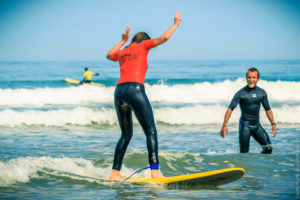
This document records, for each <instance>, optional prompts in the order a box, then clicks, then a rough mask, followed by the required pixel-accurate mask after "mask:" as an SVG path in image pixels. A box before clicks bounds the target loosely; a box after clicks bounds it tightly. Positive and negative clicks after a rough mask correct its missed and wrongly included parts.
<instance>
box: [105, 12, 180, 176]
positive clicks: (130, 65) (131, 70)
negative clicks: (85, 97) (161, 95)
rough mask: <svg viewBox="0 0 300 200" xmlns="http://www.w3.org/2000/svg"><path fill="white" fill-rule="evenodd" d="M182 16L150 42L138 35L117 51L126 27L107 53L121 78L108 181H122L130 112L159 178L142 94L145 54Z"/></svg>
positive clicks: (147, 108) (151, 122) (155, 147)
mask: <svg viewBox="0 0 300 200" xmlns="http://www.w3.org/2000/svg"><path fill="white" fill-rule="evenodd" d="M180 15H181V13H179V14H177V13H176V14H175V17H174V24H173V25H172V26H171V28H169V29H168V30H167V31H166V32H165V33H164V34H162V35H161V36H160V37H157V38H154V39H151V38H150V37H149V35H148V34H147V33H145V32H139V33H137V34H135V36H134V37H133V38H132V40H131V43H130V44H129V46H126V47H125V48H124V49H122V50H120V49H121V47H122V46H123V45H124V44H125V43H126V42H127V40H128V39H129V35H130V34H129V30H130V28H129V26H127V28H126V30H125V32H124V33H123V34H122V40H121V41H120V42H119V43H118V44H117V45H116V46H114V47H113V48H112V49H111V50H110V51H109V52H108V54H107V59H109V60H112V61H119V64H120V79H119V81H118V83H117V87H116V89H115V94H114V103H115V109H116V112H117V116H118V121H119V125H120V128H121V137H120V139H119V141H118V143H117V146H116V149H115V154H114V162H113V167H112V172H111V174H110V177H109V179H111V180H123V179H124V177H122V176H121V175H120V170H121V166H122V161H123V157H124V154H125V152H126V149H127V146H128V144H129V142H130V140H131V137H132V133H133V127H132V111H133V112H134V114H135V116H136V118H137V119H138V121H139V123H140V125H141V126H142V128H143V131H144V133H145V135H146V139H147V149H148V158H149V163H150V168H151V176H152V178H161V177H163V175H162V174H161V173H160V172H159V170H158V169H159V166H158V163H159V162H158V141H157V131H156V127H155V122H154V116H153V112H152V108H151V104H150V102H149V100H148V97H147V95H146V93H145V88H144V79H145V76H146V72H147V68H148V63H147V56H148V51H149V50H150V49H152V48H154V47H157V46H158V45H160V44H163V43H164V42H166V41H167V40H168V39H169V38H170V37H171V36H172V34H173V33H174V31H175V30H176V28H177V27H178V26H179V24H180V22H181V17H180Z"/></svg>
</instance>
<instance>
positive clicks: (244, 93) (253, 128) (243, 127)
mask: <svg viewBox="0 0 300 200" xmlns="http://www.w3.org/2000/svg"><path fill="white" fill-rule="evenodd" d="M246 79H247V85H246V86H245V87H244V88H242V89H240V90H239V91H238V92H237V93H236V94H235V95H234V97H233V99H232V100H231V103H230V105H229V107H228V109H227V111H226V113H225V117H224V122H223V126H222V129H221V131H220V135H221V137H222V138H224V137H225V132H227V134H228V128H227V122H228V120H229V118H230V116H231V113H232V111H233V109H234V108H235V107H236V106H237V104H240V108H241V112H242V115H241V118H240V122H239V140H240V152H241V153H247V152H248V151H249V143H250V136H252V137H253V138H254V139H255V140H256V141H257V142H258V143H259V144H260V145H261V146H262V148H263V150H262V152H261V153H263V154H271V153H272V149H273V148H272V144H271V142H270V139H269V136H268V134H267V133H266V131H265V130H264V129H263V127H262V126H261V125H260V123H259V109H260V104H261V103H262V105H263V107H264V109H265V111H266V115H267V117H268V119H269V121H270V122H271V126H272V132H273V137H275V136H276V134H277V129H276V124H275V122H274V116H273V112H272V110H271V108H270V105H269V102H268V97H267V93H266V92H265V91H264V90H263V89H261V88H259V87H257V86H256V84H257V82H258V80H259V72H258V70H257V69H256V68H250V69H249V70H248V71H247V73H246Z"/></svg>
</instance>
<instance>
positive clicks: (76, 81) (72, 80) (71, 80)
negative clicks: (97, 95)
mask: <svg viewBox="0 0 300 200" xmlns="http://www.w3.org/2000/svg"><path fill="white" fill-rule="evenodd" d="M65 81H66V82H67V83H74V84H80V81H78V80H74V79H70V78H66V79H65ZM84 84H89V85H96V86H103V84H101V83H94V82H91V83H84Z"/></svg>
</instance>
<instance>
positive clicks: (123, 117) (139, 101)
mask: <svg viewBox="0 0 300 200" xmlns="http://www.w3.org/2000/svg"><path fill="white" fill-rule="evenodd" d="M115 108H116V111H117V116H118V120H119V125H120V128H121V132H122V134H121V137H120V139H119V141H118V143H117V146H116V150H115V156H114V163H113V169H116V170H120V169H121V166H122V160H123V157H124V154H125V152H126V149H127V146H128V144H129V142H130V139H131V137H132V132H133V126H132V111H133V112H134V114H135V116H136V118H137V119H138V121H139V122H140V124H141V126H142V128H143V130H144V133H145V135H146V137H147V149H148V158H149V163H150V167H151V169H158V142H157V131H156V127H155V123H154V117H153V112H152V108H151V105H150V102H149V100H148V98H147V95H146V93H145V88H144V86H143V85H141V84H139V83H135V82H128V83H122V84H119V85H117V87H116V89H115Z"/></svg>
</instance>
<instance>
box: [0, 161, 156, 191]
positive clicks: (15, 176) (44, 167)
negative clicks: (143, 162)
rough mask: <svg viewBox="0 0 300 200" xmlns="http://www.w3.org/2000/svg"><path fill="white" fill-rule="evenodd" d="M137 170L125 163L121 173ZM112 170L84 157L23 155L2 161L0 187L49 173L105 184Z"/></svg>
mask: <svg viewBox="0 0 300 200" xmlns="http://www.w3.org/2000/svg"><path fill="white" fill-rule="evenodd" d="M136 170H137V169H131V168H128V167H126V166H125V165H123V166H122V171H121V172H120V174H121V175H122V176H125V177H128V176H130V175H131V174H133V173H134V172H135V171H136ZM110 172H111V165H110V166H109V167H104V168H102V167H98V166H95V165H93V163H92V161H90V160H86V159H83V158H68V157H64V158H52V157H46V156H43V157H21V158H16V159H12V160H9V161H6V162H4V161H0V187H7V186H11V185H13V184H16V183H27V182H29V181H30V179H32V178H43V177H45V176H48V175H55V176H61V177H68V178H71V179H76V180H85V181H89V182H98V183H99V182H100V183H102V184H105V182H106V181H108V178H109V177H108V176H109V174H110ZM150 176H151V173H150V170H144V171H142V172H141V173H139V174H137V175H135V177H145V178H150Z"/></svg>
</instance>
